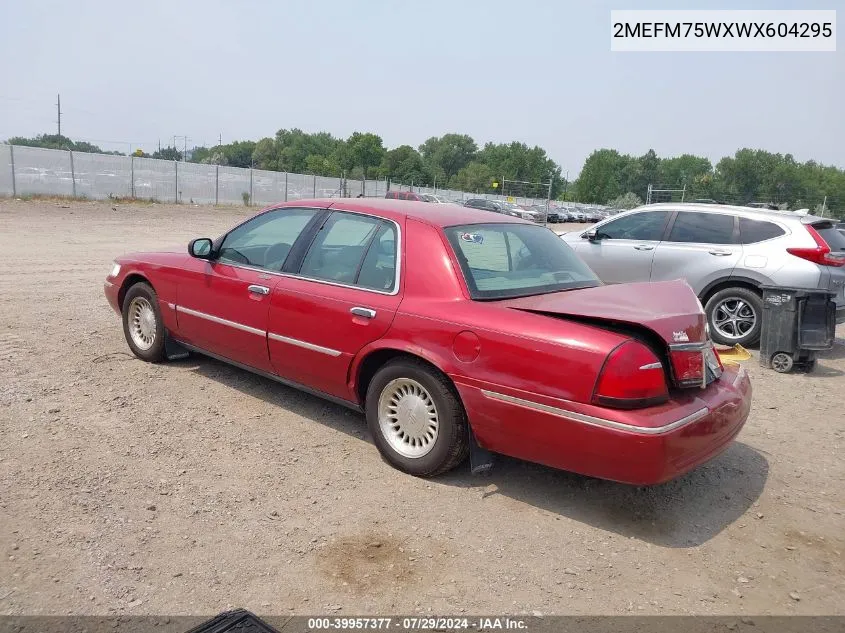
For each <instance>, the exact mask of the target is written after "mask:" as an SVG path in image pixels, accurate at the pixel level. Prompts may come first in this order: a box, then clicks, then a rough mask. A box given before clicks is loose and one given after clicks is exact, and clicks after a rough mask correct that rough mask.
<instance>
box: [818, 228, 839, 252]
mask: <svg viewBox="0 0 845 633" xmlns="http://www.w3.org/2000/svg"><path fill="white" fill-rule="evenodd" d="M813 228H814V229H816V231H817V232H818V234H819V235H821V236H822V239H823V240H824V241H825V242H827V245H828V246H830V250H832V251H833V252H834V253H843V252H845V235H842V233H840V232H839V231H838V230H836V227H835V226H833V225H832V224H827V223H825V224H821V225H817V226H814V227H813Z"/></svg>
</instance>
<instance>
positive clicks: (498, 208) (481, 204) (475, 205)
mask: <svg viewBox="0 0 845 633" xmlns="http://www.w3.org/2000/svg"><path fill="white" fill-rule="evenodd" d="M464 206H465V207H469V208H471V209H483V210H484V211H493V212H494V213H504V214H506V215H507V214H508V210H507V208H506V207H505V206H504V205H503V204H502V203H501V202H499V201H498V200H487V199H486V198H470V199H469V200H467V201H466V202H464Z"/></svg>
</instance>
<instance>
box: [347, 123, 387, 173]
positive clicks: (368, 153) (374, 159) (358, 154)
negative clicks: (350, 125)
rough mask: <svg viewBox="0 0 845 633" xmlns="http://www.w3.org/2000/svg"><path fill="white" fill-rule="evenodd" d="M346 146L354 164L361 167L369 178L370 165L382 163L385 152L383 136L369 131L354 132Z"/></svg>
mask: <svg viewBox="0 0 845 633" xmlns="http://www.w3.org/2000/svg"><path fill="white" fill-rule="evenodd" d="M346 146H347V148H348V149H349V154H350V156H351V158H352V160H353V162H354V164H355V165H357V166H360V167H361V169H362V171H363V173H364V178H367V171H368V170H369V168H370V167H374V166H376V165H379V164H381V161H382V158H383V157H384V153H385V152H384V145H383V144H382V140H381V137H380V136H377V135H376V134H371V133H369V132H367V133H363V134H362V133H360V132H353V133H352V136H350V137H349V139H347V141H346Z"/></svg>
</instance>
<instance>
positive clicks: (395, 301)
mask: <svg viewBox="0 0 845 633" xmlns="http://www.w3.org/2000/svg"><path fill="white" fill-rule="evenodd" d="M400 235H401V230H400V226H399V224H397V223H396V222H393V221H388V220H384V219H381V218H376V217H373V216H370V215H367V214H363V213H352V212H347V211H333V212H332V214H331V215H330V216H329V217H328V218H326V220H325V222H324V224H323V225H322V226H321V227H320V230H319V231H318V232H317V235H316V237H315V238H314V240H313V243H312V244H311V246H310V248H309V249H308V252H307V253H306V254H305V255H304V257H303V260H302V263H301V266H300V268H299V271H298V274H296V275H295V276H290V277H284V278H283V279H280V280H279V283H277V284H276V286H275V288H274V289H273V293H272V295H271V301H270V325H269V333H268V344H269V349H270V361H271V363H272V365H273V368H274V370H275V372H276V373H277V374H278V375H279V376H281V377H283V378H286V379H288V380H292V381H294V382H297V383H300V384H303V385H305V386H307V387H310V388H312V389H317V390H319V391H321V392H324V393H327V394H329V395H332V396H335V397H338V398H343V399H345V400H349V399H350V398H351V397H352V396H351V394H350V392H349V389H348V385H347V378H348V371H349V367H350V364H351V362H352V359H353V358H354V357H355V355H356V354H357V353H358V352H359V351H360V350H361V349H362V348H363V347H364V346H365V345H367V344H368V343H371V342H372V341H375V340H376V339H378V338H381V337H382V336H383V335H384V334H385V333H386V332H387V330H388V328H389V327H390V325H391V323H392V322H393V318H394V316H395V314H396V310H397V308H398V306H399V303H400V301H401V296H400V291H399V289H400V278H399V271H400V264H399V262H400V261H401V257H400V254H399V245H400V244H401V240H400Z"/></svg>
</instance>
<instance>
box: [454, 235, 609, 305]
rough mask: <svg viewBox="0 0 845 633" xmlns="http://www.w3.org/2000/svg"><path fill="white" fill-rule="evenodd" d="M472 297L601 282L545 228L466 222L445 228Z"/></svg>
mask: <svg viewBox="0 0 845 633" xmlns="http://www.w3.org/2000/svg"><path fill="white" fill-rule="evenodd" d="M444 230H445V232H446V237H447V238H448V239H449V243H450V244H451V245H452V249H453V250H454V251H455V255H456V256H457V258H458V261H459V262H460V265H461V269H462V272H463V274H464V279H466V282H467V286H468V287H469V290H470V293H471V295H472V298H473V299H511V298H513V297H522V296H527V295H536V294H545V293H548V292H559V291H561V290H570V289H573V288H590V287H593V286H598V285H601V282H600V281H599V279H598V277H596V275H595V273H593V271H592V270H590V268H589V267H588V266H587V265H586V264H585V263H584V262H582V261H581V260H580V259H579V258H578V256H577V255H576V254H575V252H574V251H573V250H572V249H571V248H570V247H569V246H568V245H567V244H566V243H565V242H564V241H563V240H561V239H560V238H559V237H558V236H557V235H555V234H554V233H553V232H552V231H550V230H549V229H546V228H543V227H540V226H532V225H527V224H467V225H462V226H451V227H447V228H446V229H444Z"/></svg>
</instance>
